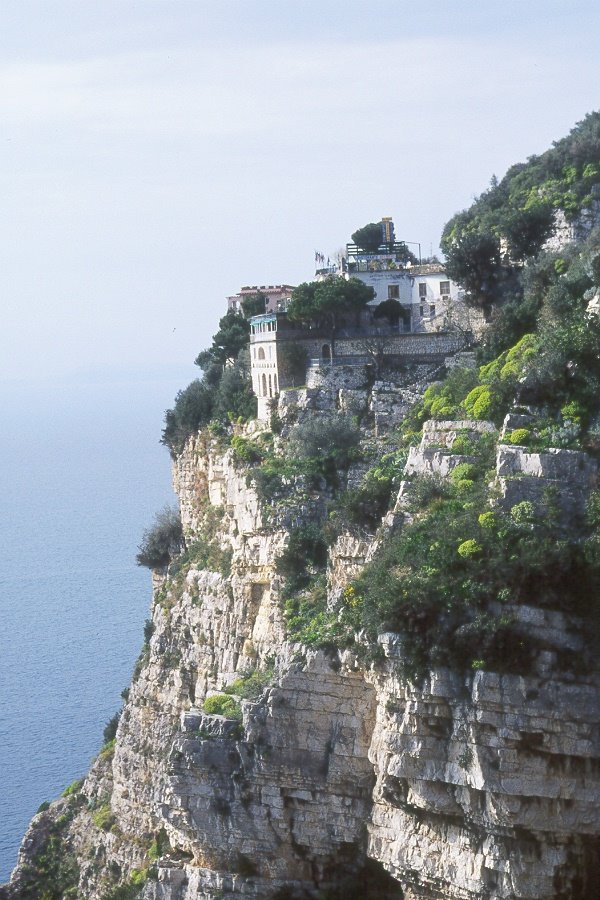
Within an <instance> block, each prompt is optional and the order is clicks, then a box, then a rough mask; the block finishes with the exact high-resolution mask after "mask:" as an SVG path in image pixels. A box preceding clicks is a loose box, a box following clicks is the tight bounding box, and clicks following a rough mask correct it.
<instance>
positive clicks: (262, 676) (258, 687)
mask: <svg viewBox="0 0 600 900" xmlns="http://www.w3.org/2000/svg"><path fill="white" fill-rule="evenodd" d="M272 679H273V667H272V666H271V667H269V668H267V669H263V670H259V669H255V670H254V671H253V672H251V673H249V674H248V675H243V676H242V677H241V678H236V680H235V681H233V682H232V683H231V684H230V685H228V686H227V687H226V688H224V693H225V694H235V695H236V696H237V697H242V698H243V699H244V700H258V698H259V697H260V696H261V694H262V693H263V692H264V690H265V688H266V687H267V685H268V684H269V683H270V682H271V681H272Z"/></svg>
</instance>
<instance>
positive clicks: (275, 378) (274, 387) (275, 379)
mask: <svg viewBox="0 0 600 900" xmlns="http://www.w3.org/2000/svg"><path fill="white" fill-rule="evenodd" d="M273 389H274V391H275V393H276V394H278V393H279V388H278V387H277V375H273Z"/></svg>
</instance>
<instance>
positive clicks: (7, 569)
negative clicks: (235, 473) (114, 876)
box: [0, 373, 193, 883]
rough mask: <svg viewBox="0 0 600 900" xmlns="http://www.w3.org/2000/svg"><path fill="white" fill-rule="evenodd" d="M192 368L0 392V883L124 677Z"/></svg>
mask: <svg viewBox="0 0 600 900" xmlns="http://www.w3.org/2000/svg"><path fill="white" fill-rule="evenodd" d="M186 375H188V373H186ZM186 375H184V374H183V373H181V374H180V373H177V374H175V373H169V375H168V377H167V376H161V377H158V376H155V375H154V376H152V377H147V378H141V377H138V378H136V379H135V380H134V379H127V378H123V377H119V378H117V377H115V378H113V380H107V379H106V378H103V379H96V380H94V379H88V380H87V381H86V380H85V379H79V380H73V381H70V382H65V383H64V384H60V385H54V386H50V385H46V386H41V385H22V384H21V385H19V384H14V385H5V386H3V387H2V389H1V391H0V414H1V421H2V437H1V439H0V883H2V882H4V881H6V880H7V879H8V877H9V874H10V871H11V869H12V868H13V866H14V864H15V861H16V854H17V849H18V846H19V843H20V841H21V838H22V836H23V834H24V832H25V829H26V827H27V823H28V822H29V819H30V818H31V816H32V815H33V814H34V813H35V811H36V810H37V808H38V807H39V805H40V803H42V801H44V800H51V799H53V798H55V797H56V796H58V795H59V794H60V793H61V791H62V790H63V789H64V788H65V787H66V786H67V785H68V784H70V783H71V782H72V781H74V780H75V779H77V778H80V777H81V776H82V775H84V774H85V772H86V771H87V769H88V766H89V764H90V761H91V759H92V758H93V757H94V755H95V754H96V753H97V752H98V750H99V748H100V746H101V744H102V731H103V728H104V725H105V723H106V722H107V720H108V719H109V718H110V717H111V716H112V715H113V713H114V712H115V711H116V710H117V709H118V708H119V706H120V704H121V699H120V694H121V690H122V689H123V688H124V687H126V686H127V685H128V684H129V681H130V677H131V671H132V668H133V665H134V662H135V659H136V657H137V655H138V653H139V651H140V649H141V646H142V640H143V624H144V621H145V619H146V618H147V616H148V611H149V606H150V599H151V583H150V574H149V572H148V570H146V569H142V568H139V567H138V566H137V565H136V563H135V553H136V550H137V545H138V544H139V541H140V539H141V536H142V532H143V531H144V529H145V528H146V527H148V526H149V525H150V524H151V523H152V520H153V517H154V514H155V512H156V511H157V510H159V509H161V508H162V507H164V505H165V504H167V503H173V502H174V496H173V494H172V492H171V481H170V460H169V454H168V452H167V450H166V449H165V448H164V447H162V446H160V444H159V438H160V431H161V423H162V418H163V412H164V409H165V408H166V407H167V406H170V405H172V401H173V398H174V395H175V393H176V391H177V390H178V389H179V388H181V387H184V386H185V384H186V383H187V382H188V381H189V380H190V377H193V373H191V376H189V375H188V377H186Z"/></svg>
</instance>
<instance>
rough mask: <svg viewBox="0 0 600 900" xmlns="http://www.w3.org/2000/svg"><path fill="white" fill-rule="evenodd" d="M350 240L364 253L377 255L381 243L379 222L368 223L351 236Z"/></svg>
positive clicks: (381, 234)
mask: <svg viewBox="0 0 600 900" xmlns="http://www.w3.org/2000/svg"><path fill="white" fill-rule="evenodd" d="M352 240H353V241H354V243H355V244H356V245H357V246H358V247H360V249H361V250H364V251H365V253H377V251H378V250H379V247H380V246H381V244H382V243H383V232H382V230H381V222H369V224H368V225H363V227H362V228H358V229H357V230H356V231H355V232H354V234H353V235H352Z"/></svg>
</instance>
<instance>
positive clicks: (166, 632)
mask: <svg viewBox="0 0 600 900" xmlns="http://www.w3.org/2000/svg"><path fill="white" fill-rule="evenodd" d="M312 390H315V391H316V390H317V389H316V388H315V389H313V388H311V389H310V391H312ZM328 390H330V389H329V388H326V389H325V392H324V393H322V394H321V398H320V399H317V398H316V397H315V398H312V397H311V396H310V393H309V391H305V392H304V395H302V392H300V391H296V392H286V393H287V395H288V396H287V399H286V401H285V403H283V405H280V411H281V413H282V419H285V416H286V415H287V414H288V412H289V415H290V417H291V418H290V421H291V420H292V417H294V416H297V411H298V404H299V405H300V407H301V409H303V410H304V411H305V412H306V410H307V409H308V408H309V406H310V405H311V404H312V403H313V400H314V402H315V404H316V409H317V410H318V409H323V408H325V409H326V408H327V404H328V403H329V402H330V400H331V402H332V403H334V404H335V405H338V406H339V404H341V403H347V404H348V408H349V406H350V403H351V402H352V403H361V404H364V403H365V397H364V396H363V393H362V390H363V389H362V387H357V386H356V385H344V386H343V387H342V388H340V389H339V390H340V391H341V392H342V393H341V394H340V393H336V394H335V396H333V395H332V396H333V399H331V398H330V397H329V394H328V393H327V391H328ZM331 390H332V391H333V388H331ZM336 390H337V388H336ZM344 392H345V393H344ZM290 410H292V411H291V412H290ZM493 431H494V429H493V426H492V425H490V424H489V423H481V422H460V423H457V422H451V423H443V422H437V423H429V424H428V426H427V427H426V429H425V434H424V438H423V442H422V444H421V446H420V447H419V448H414V449H413V451H411V456H410V457H409V462H408V465H407V473H408V474H411V475H412V476H415V475H423V474H432V473H433V474H437V475H439V476H440V477H445V476H446V475H447V474H448V473H449V472H450V471H451V470H452V468H453V466H454V465H456V464H457V463H458V462H461V461H465V460H468V458H469V457H468V456H464V455H463V456H461V455H460V454H458V453H453V452H452V445H453V443H454V441H455V439H456V437H457V436H458V435H459V434H460V435H463V436H465V435H466V436H467V437H469V436H470V437H472V438H476V437H477V436H478V435H480V434H482V433H486V432H489V433H493ZM247 474H248V473H247V471H246V470H245V469H244V467H243V466H240V465H239V464H236V462H235V460H234V457H233V453H232V451H231V450H230V449H228V448H225V447H221V446H219V444H218V441H217V440H216V439H209V438H207V437H206V436H205V435H200V436H198V437H195V438H192V439H190V441H189V442H188V445H187V446H186V448H185V451H184V452H183V453H182V454H181V456H180V457H179V458H178V459H177V461H176V463H175V466H174V482H175V486H176V489H177V492H178V495H179V498H180V504H181V513H182V521H183V525H184V530H185V534H186V540H187V543H188V547H190V548H193V547H196V548H197V547H198V546H200V551H202V547H203V546H204V544H203V542H205V541H206V540H207V537H206V535H207V531H206V529H207V522H210V523H212V525H211V527H212V529H213V530H212V532H211V541H212V543H211V547H212V550H211V552H212V554H213V555H212V556H211V555H210V553H209V554H208V555H207V556H206V557H205V558H204V557H203V559H204V562H203V563H202V564H200V563H199V562H198V563H196V562H192V563H191V564H190V565H188V566H186V567H183V568H181V569H180V570H179V571H177V570H176V568H174V569H173V570H172V571H171V572H170V574H169V577H168V578H167V579H165V578H162V577H157V578H155V582H154V601H153V608H152V622H153V633H152V635H151V636H150V638H149V640H148V642H147V644H146V646H145V647H144V650H143V652H142V655H141V657H140V661H139V663H138V667H137V670H136V673H135V676H134V680H133V683H132V685H131V688H130V691H129V697H128V700H127V702H126V704H125V707H124V710H123V714H122V717H121V720H120V723H119V727H118V731H117V740H116V745H115V747H114V749H111V748H107V749H106V750H105V751H104V752H103V753H102V754H101V755H100V757H99V759H98V761H97V762H96V763H95V764H94V766H93V767H92V770H91V772H90V774H89V776H88V778H87V779H86V782H85V784H84V787H83V792H82V795H81V796H80V797H79V799H78V800H77V801H76V803H75V805H74V806H72V807H69V808H70V809H71V810H72V812H71V813H70V815H72V819H70V820H69V824H68V826H67V827H68V838H67V840H68V844H69V847H72V848H74V852H75V853H76V855H77V859H78V864H79V871H80V875H79V879H80V880H79V896H81V897H82V898H86V900H106V898H107V897H110V891H111V890H114V885H115V883H119V884H121V885H130V886H131V885H132V884H134V883H135V879H136V878H138V877H139V873H140V872H142V873H145V874H146V875H147V878H145V879H144V878H141V880H140V881H139V885H140V886H139V894H138V896H139V897H140V898H144V900H201V898H206V900H217V898H237V897H252V898H257V900H269V898H271V900H284V898H291V900H302V898H304V900H316V898H318V897H319V892H322V891H325V890H334V889H335V890H337V891H338V894H337V895H335V896H340V897H342V896H351V894H350V888H352V889H353V890H354V891H355V892H356V891H357V890H358V891H359V892H360V893H359V894H356V893H355V894H354V896H361V897H364V898H365V900H369V898H371V900H375V898H378V900H395V898H402V897H404V898H413V900H416V898H419V900H434V898H437V900H515V898H521V900H581V898H584V897H585V898H588V897H589V898H592V897H594V896H597V895H598V893H597V892H598V881H597V880H596V881H595V880H594V879H598V877H599V873H600V867H599V866H598V854H597V849H598V837H599V835H600V677H599V673H598V671H597V669H596V670H595V669H594V668H593V667H591V669H590V668H589V667H588V668H587V669H586V674H585V675H583V674H575V673H574V672H571V671H568V670H565V669H564V668H561V667H560V660H561V658H562V657H561V654H564V653H565V652H567V651H568V652H569V653H570V654H577V653H578V652H579V650H580V648H581V646H582V643H581V623H580V622H578V621H577V620H576V619H575V618H573V617H568V616H566V615H563V614H562V613H558V612H553V611H552V610H540V609H537V608H536V609H533V608H529V607H518V608H515V609H514V610H512V614H513V615H514V616H515V619H516V620H517V621H518V623H519V624H520V626H522V627H523V628H526V629H528V631H529V633H533V634H535V635H536V636H537V638H538V642H539V648H540V649H539V652H538V655H537V658H536V662H535V666H534V670H533V673H532V674H530V675H528V676H526V677H524V676H523V677H521V676H515V675H499V674H497V673H494V672H484V671H479V672H477V671H475V672H472V673H471V674H469V675H458V674H456V673H452V672H450V671H448V670H446V669H437V670H434V671H431V672H430V673H429V674H428V676H427V677H426V678H425V679H424V681H423V682H422V683H419V684H411V683H409V682H407V681H406V679H404V678H402V677H401V675H400V671H401V661H402V656H403V639H402V638H401V637H400V636H399V635H397V634H393V633H389V634H384V635H381V636H380V639H379V642H380V653H379V658H378V661H377V662H376V663H369V662H368V661H366V660H365V659H362V658H360V655H356V653H355V652H351V651H349V650H345V651H340V650H337V651H331V652H330V653H326V652H323V651H319V652H317V651H314V650H311V649H310V648H307V647H304V646H301V645H299V644H292V643H290V642H289V641H288V640H287V637H286V626H285V620H284V615H283V611H282V610H283V603H282V598H281V579H280V575H279V574H278V572H277V568H276V560H277V559H278V557H279V556H280V554H281V552H282V550H283V548H284V547H285V545H286V543H287V541H288V540H289V532H290V528H293V527H294V524H293V522H292V521H291V520H286V519H285V515H284V514H283V513H279V512H278V511H277V510H276V509H274V508H265V506H264V504H262V503H261V501H260V499H259V497H258V495H257V493H256V491H255V490H254V488H253V487H252V484H251V483H250V484H249V483H248V479H247ZM514 476H518V477H514ZM595 478H596V472H595V468H594V465H593V464H592V463H591V462H590V461H589V460H588V459H587V457H585V455H584V454H572V453H570V452H569V451H557V452H555V453H552V452H551V453H549V454H537V455H535V454H528V453H527V452H526V450H525V449H524V448H516V447H509V446H501V447H500V449H499V451H498V458H497V479H498V483H499V484H500V485H501V486H502V485H503V484H506V483H511V480H512V481H514V482H515V483H518V484H519V485H525V484H530V483H533V482H535V481H540V482H542V481H544V480H550V481H553V482H558V483H560V484H561V485H562V487H563V488H564V490H565V491H566V492H567V493H569V494H570V495H572V496H573V497H575V498H576V499H577V498H579V497H580V496H581V497H582V496H583V495H584V493H585V492H586V491H587V490H589V487H590V485H591V484H592V482H594V480H595ZM406 483H407V484H409V483H410V482H406ZM521 490H523V489H521ZM505 496H507V491H505ZM519 496H523V495H522V494H521V495H519ZM319 502H321V501H319V498H318V497H311V496H309V495H308V496H307V498H306V499H305V501H304V503H305V506H304V507H303V509H304V513H297V515H298V516H301V515H304V514H306V515H311V514H313V513H314V511H315V510H316V509H317V508H318V504H319ZM574 502H575V501H574ZM577 502H579V500H577ZM401 508H402V502H401V499H400V501H399V503H398V505H397V510H396V512H395V513H391V514H389V515H388V517H387V518H386V519H385V520H384V521H383V522H382V524H381V526H380V528H379V529H378V531H377V533H375V534H370V533H368V532H361V533H349V532H344V533H342V535H341V536H340V537H339V538H338V539H337V542H336V543H335V544H334V546H333V547H332V549H331V551H330V557H329V565H328V587H329V596H330V599H331V602H332V604H333V608H335V603H336V602H338V601H339V598H340V596H341V593H342V591H343V588H344V585H345V584H346V583H347V581H348V579H349V578H350V577H352V575H353V574H355V573H356V572H358V571H359V570H360V568H361V567H362V565H363V564H364V563H365V561H367V560H368V559H369V558H371V556H372V554H373V552H374V548H375V547H376V546H377V545H378V542H381V541H382V540H385V535H386V533H387V530H389V529H391V528H393V527H395V526H397V524H398V522H399V521H401V519H402V513H401ZM199 558H200V557H199ZM207 560H208V561H207ZM224 560H225V562H224ZM253 672H254V673H255V674H256V673H258V674H259V675H260V677H261V679H262V680H259V683H258V688H257V689H255V690H254V691H253V692H252V693H251V694H244V685H248V684H251V679H250V677H249V676H250V675H251V673H253ZM227 692H230V693H227ZM208 696H211V697H216V698H217V700H218V699H219V698H220V699H222V700H225V701H227V700H230V698H231V702H233V706H234V707H235V709H234V712H233V713H232V712H231V710H230V711H229V712H226V713H225V714H224V715H222V714H220V713H218V712H214V711H210V710H209V706H208V705H207V707H206V708H203V705H204V701H205V699H206V698H207V697H208ZM217 706H218V703H217ZM224 709H225V707H224ZM65 803H67V801H65V800H61V801H57V803H55V804H53V805H52V806H51V808H50V810H49V811H48V812H47V813H44V814H43V815H42V816H40V817H38V818H37V819H36V820H34V822H33V824H32V828H31V830H30V832H29V833H28V836H27V841H26V843H25V844H24V846H23V850H22V854H21V858H20V866H19V868H18V869H17V871H16V872H15V875H14V877H13V881H12V883H11V886H9V887H8V888H5V889H3V890H4V893H3V897H4V898H8V900H18V898H19V897H20V896H22V892H21V887H20V885H21V884H22V881H21V876H22V873H23V871H24V867H25V866H26V864H27V862H28V860H30V859H31V858H32V854H33V853H34V849H32V848H35V847H36V846H38V845H39V844H40V842H43V840H44V833H45V832H44V829H47V828H48V823H49V822H52V821H58V819H59V818H60V817H61V816H62V815H64V809H65ZM101 812H103V814H104V818H102V817H101V816H100V815H99V813H101ZM136 872H137V873H138V874H137V875H136ZM132 878H133V879H134V881H133V882H132V881H131V879H132ZM111 879H112V880H111Z"/></svg>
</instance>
